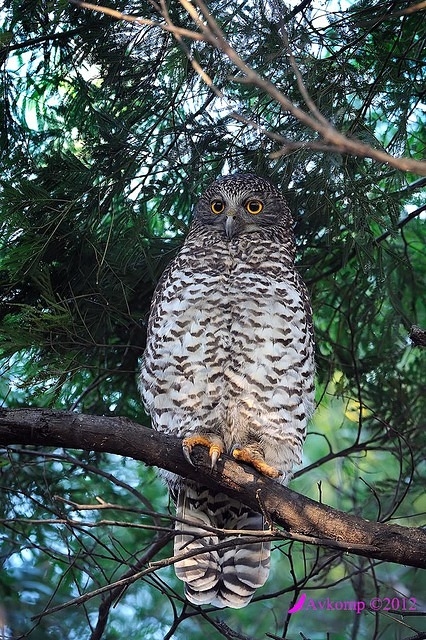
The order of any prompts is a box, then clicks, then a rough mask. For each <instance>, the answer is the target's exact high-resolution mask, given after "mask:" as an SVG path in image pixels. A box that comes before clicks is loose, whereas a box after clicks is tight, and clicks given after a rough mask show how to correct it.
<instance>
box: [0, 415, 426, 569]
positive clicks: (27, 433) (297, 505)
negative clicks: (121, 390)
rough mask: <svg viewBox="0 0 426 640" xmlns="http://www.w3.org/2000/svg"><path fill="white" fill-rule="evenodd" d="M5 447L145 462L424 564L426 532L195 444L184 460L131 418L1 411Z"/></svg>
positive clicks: (284, 522) (341, 543) (310, 530)
mask: <svg viewBox="0 0 426 640" xmlns="http://www.w3.org/2000/svg"><path fill="white" fill-rule="evenodd" d="M0 445H4V446H8V445H35V446H40V445H41V446H44V447H58V446H59V447H65V448H72V449H84V450H86V451H99V452H107V453H113V454H118V455H122V456H126V457H131V458H134V459H135V460H141V461H143V462H145V463H146V464H148V465H154V466H158V467H162V468H163V469H167V470H168V471H172V472H174V473H178V474H179V475H182V476H184V477H188V478H191V479H193V480H196V481H197V482H200V483H203V484H204V485H206V486H208V487H209V488H211V489H215V490H218V489H219V490H222V491H224V492H225V493H227V494H228V495H230V496H232V497H236V498H238V499H239V500H241V501H242V502H244V503H245V504H247V505H248V506H250V507H252V508H253V509H257V510H261V511H262V512H264V513H265V514H266V515H267V517H268V518H269V519H270V520H271V521H272V522H274V523H276V524H278V525H281V526H282V527H284V529H286V530H287V531H288V532H289V534H290V535H291V536H294V538H295V539H300V540H304V541H306V542H310V543H314V544H320V545H325V546H329V547H332V548H339V549H342V550H344V551H348V552H352V553H355V554H357V555H361V556H366V557H369V558H376V559H380V560H386V561H390V562H396V563H399V564H407V565H410V566H413V567H420V568H426V532H425V531H424V530H423V529H420V528H414V527H402V526H399V525H395V524H393V525H389V524H382V523H378V522H370V521H368V520H364V519H363V518H360V517H358V516H354V515H350V514H346V513H343V512H340V511H338V510H336V509H333V508H331V507H329V506H327V505H323V504H319V503H317V502H315V501H314V500H311V499H309V498H306V497H305V496H302V495H301V494H298V493H296V492H295V491H292V490H291V489H288V488H286V487H282V486H281V485H279V484H277V483H276V482H274V481H273V480H269V479H268V478H264V477H262V476H260V475H259V474H258V473H257V472H256V471H255V470H254V469H251V468H250V467H248V466H245V465H241V464H238V463H237V462H235V461H234V460H233V459H232V458H230V457H229V456H223V458H222V459H221V460H219V461H218V464H217V466H216V468H215V469H214V470H210V468H209V467H210V465H209V459H208V455H207V452H206V451H204V450H203V449H202V448H200V447H197V448H196V450H195V454H194V456H193V457H194V462H195V466H191V465H190V464H188V462H187V461H186V460H185V458H184V456H183V453H182V448H181V444H180V441H179V439H177V438H172V437H169V436H165V435H163V434H161V433H158V432H156V431H153V430H152V429H147V428H145V427H142V426H141V425H139V424H137V423H135V422H132V421H131V420H128V419H127V418H120V417H118V418H110V417H108V418H106V417H102V416H93V415H83V414H77V413H72V412H62V411H49V410H45V409H17V410H9V409H0Z"/></svg>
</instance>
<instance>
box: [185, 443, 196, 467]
mask: <svg viewBox="0 0 426 640" xmlns="http://www.w3.org/2000/svg"><path fill="white" fill-rule="evenodd" d="M182 453H183V457H184V458H185V460H186V461H187V462H189V464H190V465H191V466H193V467H195V465H194V463H193V462H192V458H191V449H190V448H189V447H187V446H186V445H185V444H183V445H182Z"/></svg>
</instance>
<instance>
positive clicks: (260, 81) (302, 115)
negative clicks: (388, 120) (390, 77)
mask: <svg viewBox="0 0 426 640" xmlns="http://www.w3.org/2000/svg"><path fill="white" fill-rule="evenodd" d="M179 1H180V4H181V5H182V7H183V8H184V9H185V10H186V11H187V13H188V15H189V16H190V17H191V19H192V20H193V22H194V24H195V26H196V28H197V29H199V31H191V30H189V29H183V28H181V27H177V26H176V25H174V24H172V23H171V21H170V18H169V17H168V14H167V15H166V16H164V15H163V16H162V17H163V18H165V20H164V22H157V21H154V20H149V19H145V18H137V17H135V16H129V15H126V14H122V13H121V12H119V11H115V10H114V9H109V8H107V7H102V6H98V5H93V4H90V3H87V2H82V1H81V0H70V2H72V3H73V4H75V5H77V6H79V7H82V8H87V9H92V10H94V11H100V12H102V13H105V14H107V15H110V16H112V17H114V18H117V19H119V20H126V21H128V22H134V23H136V24H144V25H150V26H152V27H158V28H160V29H163V30H165V31H167V32H170V33H173V34H174V35H175V36H176V37H188V38H191V39H193V40H202V41H204V42H208V43H209V44H210V45H211V46H212V47H214V48H215V49H217V50H219V51H221V52H222V53H223V54H224V55H225V56H226V57H227V58H228V60H230V61H231V62H232V63H233V64H234V65H235V66H236V67H237V69H239V70H240V71H241V72H242V76H241V77H239V78H238V81H239V82H244V83H246V84H252V85H253V86H255V87H258V88H259V89H260V90H261V91H263V92H264V93H265V94H267V95H269V96H270V97H271V98H273V99H274V100H275V101H276V102H277V103H278V104H280V105H281V106H282V108H283V109H284V110H285V111H288V112H289V113H291V114H292V115H293V116H294V117H295V118H296V119H297V120H299V122H301V123H302V124H303V125H305V126H307V127H308V128H310V129H312V130H313V131H315V132H317V133H318V134H319V135H320V136H321V138H322V140H312V141H308V142H303V143H289V142H288V141H287V140H286V139H285V138H283V137H282V138H281V140H277V137H278V136H279V134H275V136H274V137H275V139H276V141H277V142H279V143H280V144H281V145H282V148H281V150H279V151H277V152H275V153H274V154H273V156H272V157H275V158H276V157H279V156H280V155H286V154H287V153H288V152H289V150H290V149H292V148H300V147H305V148H311V149H316V150H321V151H328V152H330V151H331V152H333V153H336V152H338V153H347V154H351V155H354V156H358V157H362V158H371V159H372V160H375V161H377V162H381V163H386V164H388V165H390V166H392V167H396V168H398V169H400V170H403V171H411V172H412V173H416V174H418V175H422V176H423V175H426V162H422V161H419V160H413V159H411V158H397V157H394V156H392V155H390V154H388V153H386V151H384V150H382V149H374V148H373V147H371V146H370V145H367V144H365V143H363V142H361V141H359V140H357V139H355V138H348V137H346V136H345V135H343V134H342V133H340V132H339V131H338V130H337V129H336V128H335V127H334V126H333V125H332V124H331V122H329V121H328V120H327V119H326V118H325V117H324V116H323V115H322V114H320V112H319V111H318V109H317V107H314V108H312V105H313V104H314V103H313V101H312V99H311V98H310V97H309V96H308V94H307V91H306V89H305V88H304V84H303V82H301V75H300V72H297V74H296V76H297V81H298V84H299V88H300V89H301V91H302V95H303V96H304V98H305V101H306V102H307V104H308V106H309V105H310V106H311V112H312V115H311V114H309V113H307V112H306V111H304V110H303V109H301V108H300V107H297V106H296V105H295V104H294V103H293V102H292V101H291V100H290V99H289V98H288V97H287V96H285V95H284V94H283V93H282V92H281V91H279V90H278V89H277V87H276V86H275V85H274V84H273V83H272V82H270V81H269V80H267V79H266V78H264V77H262V76H260V75H259V74H258V73H257V72H256V71H255V70H254V69H253V68H252V67H250V66H249V65H248V64H247V63H246V62H245V61H244V60H243V59H242V58H241V57H240V56H239V55H238V54H237V52H236V51H235V49H233V47H232V46H231V45H230V44H229V42H228V41H227V39H226V38H225V36H224V34H223V32H222V31H221V29H220V28H219V26H218V24H217V22H216V21H215V19H214V18H213V16H212V15H211V14H210V12H209V10H208V8H207V6H206V5H205V3H204V2H203V0H194V3H190V2H189V1H188V0H179ZM196 7H197V8H198V10H199V13H198V12H197V9H196ZM160 11H161V10H160ZM189 59H190V60H191V64H192V65H193V67H194V69H195V70H196V71H197V73H199V75H200V77H201V78H202V80H203V81H204V82H206V84H207V85H208V86H209V87H211V88H214V84H213V82H212V80H211V78H210V76H209V75H208V74H206V73H205V72H204V70H203V69H202V68H201V66H200V65H199V64H198V63H196V62H195V65H194V61H193V60H192V58H191V57H190V58H189ZM292 64H293V68H294V65H295V63H294V62H293V63H292ZM234 80H237V78H234ZM219 95H221V92H219ZM235 116H236V114H235V113H230V117H233V118H235ZM236 119H240V117H238V118H236ZM255 128H256V130H258V126H257V125H256V126H255ZM268 135H269V137H272V136H271V135H270V134H268Z"/></svg>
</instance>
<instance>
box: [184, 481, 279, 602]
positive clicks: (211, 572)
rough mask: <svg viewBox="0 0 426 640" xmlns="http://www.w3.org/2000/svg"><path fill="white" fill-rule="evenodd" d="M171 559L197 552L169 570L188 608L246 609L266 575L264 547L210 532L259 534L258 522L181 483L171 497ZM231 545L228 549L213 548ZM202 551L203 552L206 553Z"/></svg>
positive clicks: (236, 505) (222, 499)
mask: <svg viewBox="0 0 426 640" xmlns="http://www.w3.org/2000/svg"><path fill="white" fill-rule="evenodd" d="M176 515H177V517H178V518H179V519H181V520H183V521H184V522H179V521H177V522H176V529H177V531H178V532H179V533H177V535H176V537H175V549H174V551H175V555H178V554H188V553H191V552H197V553H196V554H195V555H193V556H191V557H188V558H185V559H184V560H179V561H178V562H176V564H175V570H176V575H177V577H178V578H180V579H181V580H183V581H184V582H185V595H186V597H187V599H188V600H189V601H190V602H192V603H193V604H198V605H199V604H213V605H215V606H216V607H232V608H234V609H240V608H241V607H244V606H245V605H246V604H248V603H249V602H250V600H251V598H252V596H253V593H254V592H255V590H256V589H257V588H258V587H261V586H262V585H263V584H265V582H266V579H267V577H268V574H269V564H270V558H269V556H270V544H269V543H268V542H247V543H246V542H245V543H244V544H238V538H239V536H238V534H237V535H236V536H234V537H230V536H221V535H218V534H217V533H214V532H213V531H209V527H214V528H215V529H233V530H242V529H250V530H258V531H259V533H260V534H261V532H262V531H263V530H264V525H263V518H262V516H261V515H260V514H259V513H256V512H255V511H251V510H250V509H249V508H248V507H246V506H244V505H243V504H241V503H240V502H237V501H236V500H233V499H231V498H229V497H228V496H227V495H225V494H224V493H216V494H214V493H212V492H211V490H210V489H206V488H205V487H201V486H198V485H195V484H190V483H185V484H182V486H181V487H180V489H179V493H178V496H177V505H176ZM230 540H234V541H235V544H233V545H232V546H225V547H224V548H220V547H219V548H213V547H215V546H217V545H220V543H221V542H222V543H225V542H229V541H230ZM207 549H208V550H207Z"/></svg>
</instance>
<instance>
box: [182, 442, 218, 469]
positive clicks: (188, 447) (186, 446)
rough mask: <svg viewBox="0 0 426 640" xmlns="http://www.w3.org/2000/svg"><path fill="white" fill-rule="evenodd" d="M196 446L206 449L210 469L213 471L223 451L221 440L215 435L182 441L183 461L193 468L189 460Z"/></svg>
mask: <svg viewBox="0 0 426 640" xmlns="http://www.w3.org/2000/svg"><path fill="white" fill-rule="evenodd" d="M197 445H200V446H202V447H207V448H208V450H209V456H210V462H211V468H212V469H214V467H215V466H216V462H217V461H218V459H219V457H220V456H221V454H222V453H223V451H224V445H223V442H222V439H221V438H219V436H217V435H215V434H205V435H194V436H189V437H188V438H184V439H183V441H182V451H183V455H184V457H185V460H187V461H188V462H189V464H192V466H194V463H193V462H192V459H191V452H192V449H193V448H194V447H195V446H197Z"/></svg>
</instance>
